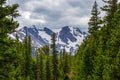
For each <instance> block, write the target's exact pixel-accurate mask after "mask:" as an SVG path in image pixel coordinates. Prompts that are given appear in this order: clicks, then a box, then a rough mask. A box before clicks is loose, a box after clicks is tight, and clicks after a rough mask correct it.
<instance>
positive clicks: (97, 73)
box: [0, 0, 120, 80]
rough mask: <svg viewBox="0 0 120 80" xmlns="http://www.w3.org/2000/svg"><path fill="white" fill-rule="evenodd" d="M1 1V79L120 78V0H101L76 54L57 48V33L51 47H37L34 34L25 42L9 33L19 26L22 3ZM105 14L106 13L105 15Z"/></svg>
mask: <svg viewBox="0 0 120 80" xmlns="http://www.w3.org/2000/svg"><path fill="white" fill-rule="evenodd" d="M6 1H7V0H0V80H120V33H119V32H120V3H119V2H118V0H102V1H103V2H104V3H105V5H104V6H102V7H99V5H98V3H97V1H95V2H94V3H93V7H92V8H91V17H90V20H89V22H88V26H89V28H88V33H89V34H88V36H87V37H86V38H85V39H84V40H83V42H82V44H81V45H80V46H79V49H78V51H77V52H76V53H74V55H72V54H71V53H67V52H66V50H65V49H63V50H62V51H57V50H56V44H55V43H56V40H55V37H56V34H55V33H53V34H52V35H51V42H52V44H51V46H50V47H48V46H44V47H40V48H36V49H35V54H36V56H33V51H32V48H33V47H32V45H31V37H30V36H29V35H28V34H27V31H26V37H25V39H24V41H23V42H21V41H19V37H18V35H17V32H16V39H15V40H13V39H11V38H10V37H9V36H8V34H10V33H12V32H15V31H16V28H18V27H19V23H18V22H17V21H16V18H17V17H19V16H20V14H19V13H18V9H17V8H18V7H19V5H18V4H13V5H7V4H6ZM101 13H104V16H101Z"/></svg>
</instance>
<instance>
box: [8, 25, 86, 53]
mask: <svg viewBox="0 0 120 80" xmlns="http://www.w3.org/2000/svg"><path fill="white" fill-rule="evenodd" d="M26 31H27V32H28V35H30V36H31V40H32V46H33V47H34V48H38V47H42V46H45V45H48V46H50V44H51V34H52V33H56V47H57V50H58V51H61V50H63V48H64V47H65V50H66V51H67V52H71V53H74V52H75V51H77V49H78V46H79V45H80V44H81V42H82V41H83V39H84V38H85V36H87V33H86V32H83V31H81V30H80V28H78V27H70V26H65V27H62V28H59V29H49V28H47V27H44V28H43V29H40V28H37V27H35V26H33V27H27V26H25V27H23V28H21V29H18V30H17V34H18V37H19V40H20V41H23V39H24V37H25V35H26V34H25V33H26ZM15 35H16V32H14V33H12V34H10V35H9V36H10V37H11V38H13V39H15Z"/></svg>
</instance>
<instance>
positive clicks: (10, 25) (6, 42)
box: [0, 0, 19, 80]
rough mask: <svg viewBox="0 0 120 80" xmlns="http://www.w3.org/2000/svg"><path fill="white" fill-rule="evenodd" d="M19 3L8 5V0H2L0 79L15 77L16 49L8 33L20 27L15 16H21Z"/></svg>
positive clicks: (0, 17)
mask: <svg viewBox="0 0 120 80" xmlns="http://www.w3.org/2000/svg"><path fill="white" fill-rule="evenodd" d="M17 8H18V5H17V4H14V5H11V6H10V5H6V0H0V26H1V27H0V64H1V65H0V79H1V80H7V79H11V80H12V79H14V76H15V74H14V70H15V69H16V67H14V62H15V60H16V58H15V57H16V56H15V54H16V50H15V47H14V44H15V43H14V41H13V40H11V39H10V38H8V33H10V32H13V31H14V30H15V28H17V27H18V23H17V22H16V21H14V18H16V17H17V16H19V14H18V11H17Z"/></svg>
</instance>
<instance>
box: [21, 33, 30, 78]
mask: <svg viewBox="0 0 120 80" xmlns="http://www.w3.org/2000/svg"><path fill="white" fill-rule="evenodd" d="M23 45H24V53H23V57H24V62H23V76H24V79H27V80H32V46H31V38H30V36H28V33H27V31H26V36H25V39H24V42H23Z"/></svg>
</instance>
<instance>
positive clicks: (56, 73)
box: [51, 33, 59, 80]
mask: <svg viewBox="0 0 120 80" xmlns="http://www.w3.org/2000/svg"><path fill="white" fill-rule="evenodd" d="M51 37H52V39H51V40H52V44H51V50H52V51H51V52H52V67H53V70H52V73H53V80H58V77H59V71H58V58H57V51H56V44H55V42H56V40H55V39H56V34H55V33H53V34H52V36H51Z"/></svg>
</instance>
